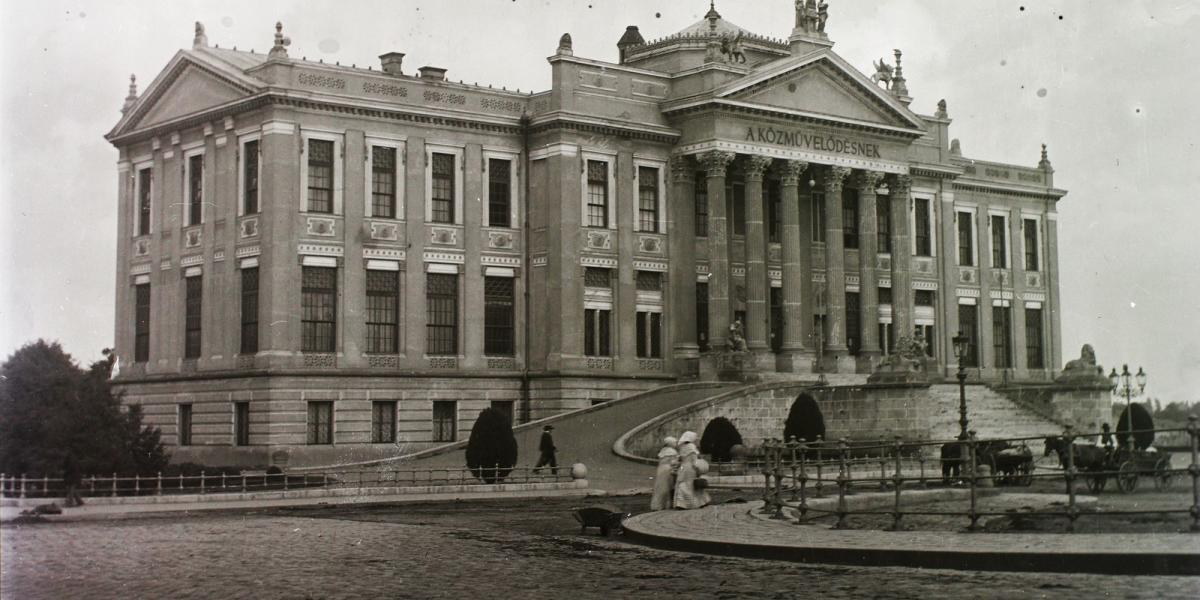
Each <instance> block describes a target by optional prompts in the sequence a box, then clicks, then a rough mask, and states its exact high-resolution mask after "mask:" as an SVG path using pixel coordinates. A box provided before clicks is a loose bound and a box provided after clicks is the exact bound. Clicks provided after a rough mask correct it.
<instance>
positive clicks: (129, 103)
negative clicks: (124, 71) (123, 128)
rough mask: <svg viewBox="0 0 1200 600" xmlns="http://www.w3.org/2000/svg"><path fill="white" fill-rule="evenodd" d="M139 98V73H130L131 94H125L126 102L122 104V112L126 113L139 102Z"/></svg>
mask: <svg viewBox="0 0 1200 600" xmlns="http://www.w3.org/2000/svg"><path fill="white" fill-rule="evenodd" d="M137 99H138V93H137V75H134V74H132V73H131V74H130V75H129V95H128V96H125V104H124V105H123V106H121V112H122V113H124V112H126V111H128V110H129V109H130V108H133V103H134V102H137Z"/></svg>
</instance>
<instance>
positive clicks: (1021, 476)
mask: <svg viewBox="0 0 1200 600" xmlns="http://www.w3.org/2000/svg"><path fill="white" fill-rule="evenodd" d="M1014 483H1016V484H1017V485H1019V486H1021V487H1029V486H1031V485H1033V461H1032V460H1031V461H1029V462H1024V463H1021V464H1020V466H1018V467H1017V475H1016V481H1015V482H1014Z"/></svg>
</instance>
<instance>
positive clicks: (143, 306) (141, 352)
mask: <svg viewBox="0 0 1200 600" xmlns="http://www.w3.org/2000/svg"><path fill="white" fill-rule="evenodd" d="M133 295H134V301H133V302H134V309H133V361H134V362H146V361H148V360H150V284H148V283H139V284H138V285H136V286H134V288H133Z"/></svg>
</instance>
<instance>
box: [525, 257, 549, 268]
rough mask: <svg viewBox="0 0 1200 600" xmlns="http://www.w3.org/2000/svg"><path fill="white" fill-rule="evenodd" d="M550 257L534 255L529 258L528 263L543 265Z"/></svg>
mask: <svg viewBox="0 0 1200 600" xmlns="http://www.w3.org/2000/svg"><path fill="white" fill-rule="evenodd" d="M549 261H550V259H548V258H547V257H545V256H534V257H533V258H530V259H529V263H530V265H532V266H534V267H544V266H546V265H547V264H548V263H549Z"/></svg>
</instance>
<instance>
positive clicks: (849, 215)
mask: <svg viewBox="0 0 1200 600" xmlns="http://www.w3.org/2000/svg"><path fill="white" fill-rule="evenodd" d="M842 245H843V247H845V248H858V190H852V189H849V188H847V189H843V190H842Z"/></svg>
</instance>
